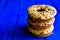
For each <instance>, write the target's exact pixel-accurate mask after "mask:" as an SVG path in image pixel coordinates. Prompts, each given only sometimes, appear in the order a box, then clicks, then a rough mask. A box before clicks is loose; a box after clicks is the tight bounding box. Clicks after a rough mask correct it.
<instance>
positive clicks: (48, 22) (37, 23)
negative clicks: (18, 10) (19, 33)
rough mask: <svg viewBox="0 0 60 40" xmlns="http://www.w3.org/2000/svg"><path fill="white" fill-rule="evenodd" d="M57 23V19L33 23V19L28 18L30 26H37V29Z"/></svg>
mask: <svg viewBox="0 0 60 40" xmlns="http://www.w3.org/2000/svg"><path fill="white" fill-rule="evenodd" d="M54 21H55V18H52V19H50V20H46V21H44V20H43V21H39V22H35V21H34V22H33V21H32V20H31V19H29V18H28V22H29V24H30V25H32V26H36V27H39V26H50V25H52V24H53V23H54Z"/></svg>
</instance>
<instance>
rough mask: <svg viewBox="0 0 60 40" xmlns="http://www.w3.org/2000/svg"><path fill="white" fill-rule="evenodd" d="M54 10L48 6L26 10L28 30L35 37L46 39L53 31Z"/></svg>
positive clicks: (38, 6) (36, 6)
mask: <svg viewBox="0 0 60 40" xmlns="http://www.w3.org/2000/svg"><path fill="white" fill-rule="evenodd" d="M55 15H56V9H55V8H54V7H52V6H50V5H45V4H42V5H33V6H30V7H29V8H28V29H29V31H30V32H31V33H32V34H33V35H35V36H37V37H47V36H49V35H50V34H52V31H53V29H54V25H53V23H54V21H55V18H54V17H55Z"/></svg>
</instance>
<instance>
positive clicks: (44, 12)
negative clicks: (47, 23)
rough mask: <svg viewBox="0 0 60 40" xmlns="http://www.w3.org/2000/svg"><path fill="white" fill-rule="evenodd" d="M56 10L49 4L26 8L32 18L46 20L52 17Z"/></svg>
mask: <svg viewBox="0 0 60 40" xmlns="http://www.w3.org/2000/svg"><path fill="white" fill-rule="evenodd" d="M56 13H57V11H56V9H55V8H54V7H52V6H50V5H45V4H43V5H33V6H30V7H29V8H28V15H29V16H30V17H31V18H33V19H41V20H46V19H50V18H53V17H54V16H55V15H56Z"/></svg>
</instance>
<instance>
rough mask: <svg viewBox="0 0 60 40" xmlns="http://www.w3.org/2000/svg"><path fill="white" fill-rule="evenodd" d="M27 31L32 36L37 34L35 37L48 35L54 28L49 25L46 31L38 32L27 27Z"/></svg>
mask: <svg viewBox="0 0 60 40" xmlns="http://www.w3.org/2000/svg"><path fill="white" fill-rule="evenodd" d="M28 29H29V31H30V32H32V33H33V34H37V35H40V34H41V35H43V34H48V33H50V32H52V31H53V29H54V27H53V25H51V26H50V27H49V28H46V29H42V30H41V29H39V30H34V29H33V28H31V27H28Z"/></svg>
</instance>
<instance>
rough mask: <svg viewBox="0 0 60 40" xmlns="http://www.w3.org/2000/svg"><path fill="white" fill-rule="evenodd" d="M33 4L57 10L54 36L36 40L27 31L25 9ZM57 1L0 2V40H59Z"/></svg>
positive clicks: (59, 18) (14, 0) (59, 20)
mask: <svg viewBox="0 0 60 40" xmlns="http://www.w3.org/2000/svg"><path fill="white" fill-rule="evenodd" d="M34 4H48V5H51V6H54V7H55V8H56V9H57V15H56V16H55V18H56V20H55V23H54V27H55V29H54V31H53V32H54V34H52V35H50V36H49V37H46V38H45V39H44V38H37V37H34V36H33V35H32V34H30V33H29V32H28V30H27V25H28V23H27V16H28V13H27V8H28V7H29V6H31V5H34ZM59 4H60V1H59V0H0V40H60V35H59V33H60V31H59V30H60V29H59V28H60V27H59V25H60V5H59Z"/></svg>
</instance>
